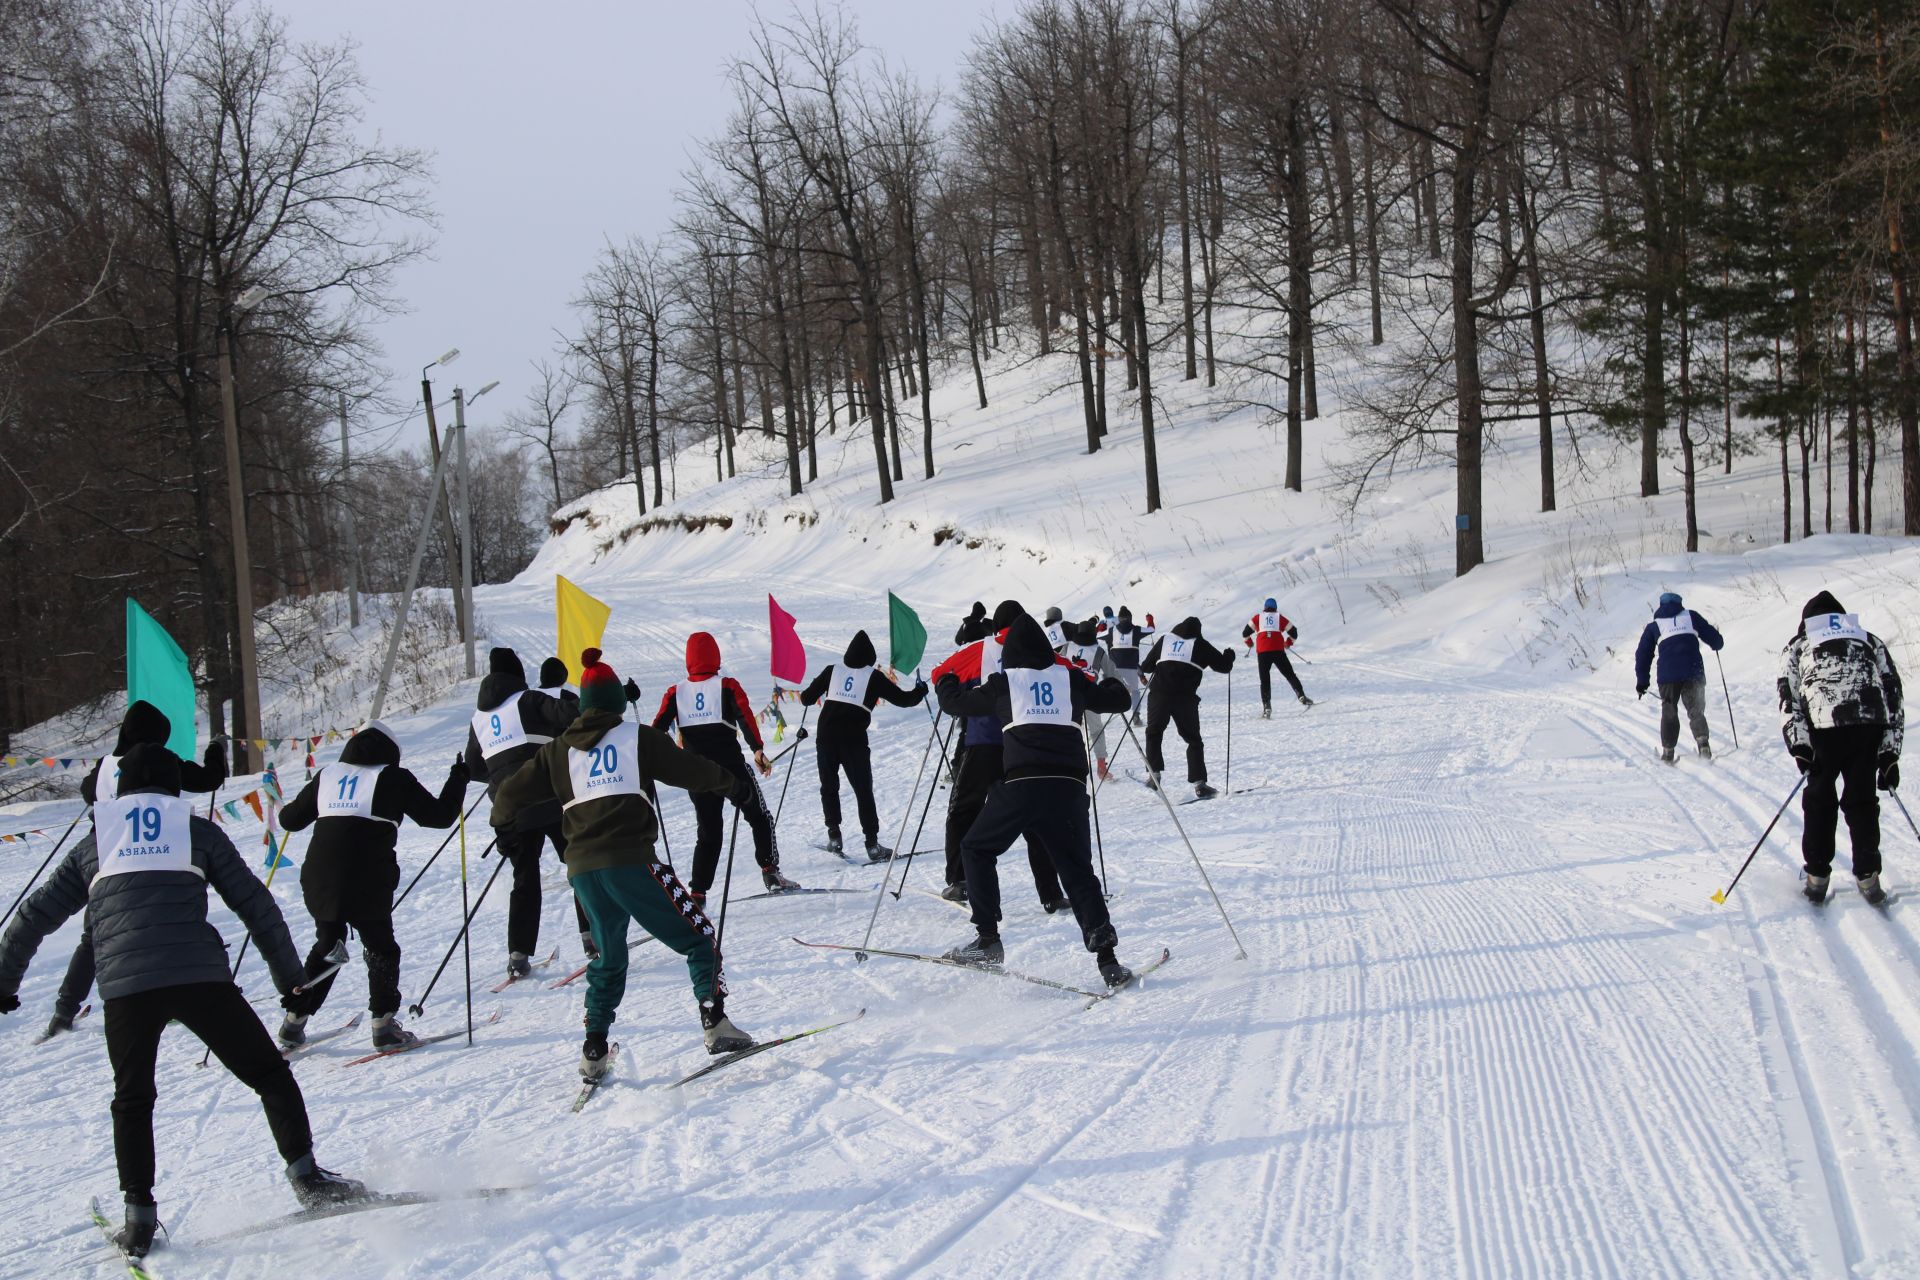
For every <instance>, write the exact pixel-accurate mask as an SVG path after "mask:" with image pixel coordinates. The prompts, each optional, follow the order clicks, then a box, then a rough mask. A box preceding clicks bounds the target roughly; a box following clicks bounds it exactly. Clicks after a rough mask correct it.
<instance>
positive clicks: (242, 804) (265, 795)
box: [0, 761, 293, 868]
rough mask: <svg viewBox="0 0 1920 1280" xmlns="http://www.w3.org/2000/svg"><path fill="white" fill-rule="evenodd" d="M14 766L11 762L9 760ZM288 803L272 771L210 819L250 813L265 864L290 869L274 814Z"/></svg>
mask: <svg viewBox="0 0 1920 1280" xmlns="http://www.w3.org/2000/svg"><path fill="white" fill-rule="evenodd" d="M9 763H11V761H9ZM285 803H286V797H285V794H284V793H283V792H282V791H281V789H280V779H279V776H278V775H277V774H275V773H274V771H273V770H271V769H269V770H267V771H266V772H265V773H264V774H262V775H261V776H260V785H259V786H258V787H256V788H254V789H253V790H252V791H249V792H247V793H246V794H245V795H242V796H235V797H234V798H233V799H231V800H228V801H227V802H226V803H224V804H216V805H214V806H213V807H212V808H211V809H209V810H208V816H209V817H211V818H212V819H213V820H214V821H215V822H217V823H220V824H222V825H226V824H228V823H235V822H246V821H247V813H248V812H249V811H251V813H252V815H253V821H255V822H258V823H261V824H262V826H263V828H264V829H263V831H262V833H261V837H260V843H261V844H263V845H265V846H266V847H267V858H266V865H267V866H268V867H269V868H271V867H272V866H273V865H274V864H275V863H276V862H277V863H278V864H279V865H280V866H283V867H290V866H292V865H293V862H292V861H291V860H290V859H289V858H288V857H287V856H286V855H285V854H284V853H282V852H281V848H282V840H283V839H284V837H281V836H279V835H277V833H276V832H275V830H274V828H275V825H276V824H275V822H274V815H275V813H276V811H277V810H278V809H279V808H280V806H281V805H283V804H285ZM65 829H66V828H65V827H63V826H60V825H59V824H55V825H54V826H50V827H31V828H29V829H27V830H25V831H6V832H0V844H13V843H15V842H16V841H17V842H20V843H23V844H24V843H25V842H26V841H27V840H28V839H29V838H30V837H33V836H40V835H45V834H46V833H47V832H49V831H63V830H65Z"/></svg>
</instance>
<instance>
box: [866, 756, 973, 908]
mask: <svg viewBox="0 0 1920 1280" xmlns="http://www.w3.org/2000/svg"><path fill="white" fill-rule="evenodd" d="M958 723H959V721H957V720H956V721H952V722H951V723H949V724H948V726H947V733H946V736H945V737H943V738H941V739H940V758H941V759H943V760H944V759H946V756H947V743H948V742H949V741H950V740H951V739H952V738H953V730H954V726H955V725H957V724H958ZM939 789H940V784H939V783H938V782H929V783H928V784H927V798H926V801H925V803H923V804H922V805H921V806H920V824H919V825H918V826H916V827H915V828H914V829H913V847H912V848H911V849H908V850H907V862H906V865H905V866H903V867H901V868H900V887H899V888H897V889H895V890H894V891H893V900H894V901H895V902H898V901H900V895H901V894H903V893H905V892H906V891H907V873H908V872H909V871H912V870H913V860H914V859H915V858H916V857H918V856H919V854H920V835H921V833H922V832H924V831H925V830H926V829H927V814H929V813H930V812H932V810H933V793H934V792H936V791H938V790H939ZM907 805H908V808H909V809H911V808H912V805H913V802H912V801H911V800H909V801H908V802H907ZM901 830H902V831H905V830H906V828H905V827H904V826H903V827H902V828H901ZM887 878H888V879H889V880H890V879H892V878H893V869H892V868H891V867H889V868H888V869H887ZM882 887H883V888H884V887H885V886H884V885H883V886H882Z"/></svg>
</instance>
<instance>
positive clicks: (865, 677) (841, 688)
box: [827, 666, 873, 708]
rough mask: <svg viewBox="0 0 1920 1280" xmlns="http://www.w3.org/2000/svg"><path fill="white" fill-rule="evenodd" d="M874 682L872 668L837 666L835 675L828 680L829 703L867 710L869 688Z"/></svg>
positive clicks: (834, 671)
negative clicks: (844, 704)
mask: <svg viewBox="0 0 1920 1280" xmlns="http://www.w3.org/2000/svg"><path fill="white" fill-rule="evenodd" d="M872 680H873V668H872V667H842V666H835V667H834V669H833V675H832V676H831V677H830V678H829V679H828V680H827V701H828V702H845V703H847V704H849V705H851V706H856V707H861V708H865V706H866V705H867V686H868V684H869V683H870V682H871V681H872Z"/></svg>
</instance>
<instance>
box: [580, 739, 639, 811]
mask: <svg viewBox="0 0 1920 1280" xmlns="http://www.w3.org/2000/svg"><path fill="white" fill-rule="evenodd" d="M567 778H568V780H569V781H571V782H572V784H573V799H571V800H569V801H567V802H566V804H564V805H562V806H561V807H562V808H565V809H571V808H573V806H575V805H577V804H585V803H586V802H587V801H589V800H604V799H606V798H607V797H609V796H641V797H642V798H644V797H645V794H646V793H645V792H643V791H641V789H640V726H639V725H637V724H629V723H627V722H625V721H622V722H621V723H619V724H617V725H615V726H613V728H611V729H609V730H607V732H606V734H605V736H603V737H602V738H601V739H600V741H599V742H597V743H595V744H594V745H593V746H591V747H589V748H587V749H586V750H585V751H582V750H580V749H579V748H577V747H568V748H567Z"/></svg>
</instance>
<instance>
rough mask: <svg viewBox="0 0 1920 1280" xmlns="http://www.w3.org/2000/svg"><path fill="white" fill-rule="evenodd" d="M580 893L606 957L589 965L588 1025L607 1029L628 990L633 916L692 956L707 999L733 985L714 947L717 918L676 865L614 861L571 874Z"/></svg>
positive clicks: (697, 991)
mask: <svg viewBox="0 0 1920 1280" xmlns="http://www.w3.org/2000/svg"><path fill="white" fill-rule="evenodd" d="M571 883H572V886H573V892H574V896H575V897H576V898H577V899H578V900H579V902H580V905H581V906H583V907H585V908H586V910H587V925H588V927H589V928H590V929H591V930H592V931H593V945H594V946H596V947H598V948H599V949H600V958H599V959H597V960H595V961H594V962H593V963H592V964H589V965H588V966H587V1030H588V1031H590V1032H593V1031H597V1032H599V1033H600V1034H602V1035H605V1034H606V1032H607V1029H608V1028H609V1027H611V1026H612V1025H613V1015H614V1013H615V1012H616V1011H618V1009H619V1008H620V998H621V997H622V996H624V995H625V994H626V993H627V922H628V921H629V920H633V921H636V922H638V923H639V925H640V927H641V928H642V929H645V930H646V931H647V932H648V933H650V934H652V935H653V936H654V937H656V938H658V939H659V940H660V941H661V942H663V943H665V944H666V945H667V946H668V947H670V948H672V949H673V950H675V951H677V952H679V953H680V954H681V955H683V956H685V957H686V958H687V974H688V976H690V977H691V978H692V979H693V993H694V995H696V996H698V997H699V999H700V1002H701V1003H702V1004H705V1003H707V1002H708V1001H714V1000H718V999H719V998H720V997H722V996H724V995H725V994H726V991H727V987H726V982H725V981H724V980H723V979H722V978H721V976H720V953H719V951H718V950H716V949H715V947H714V937H713V922H712V921H710V920H708V919H707V913H706V912H704V911H702V910H701V909H700V904H699V903H697V902H695V901H694V900H693V898H692V897H691V896H690V895H689V894H688V893H687V890H686V888H685V887H684V886H683V885H681V883H680V878H679V877H678V876H676V875H674V874H673V868H672V867H669V866H667V865H666V864H665V863H660V862H654V863H651V864H649V865H648V866H646V867H608V868H606V869H604V870H601V871H583V872H580V873H579V874H578V875H575V876H573V877H572V879H571Z"/></svg>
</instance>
